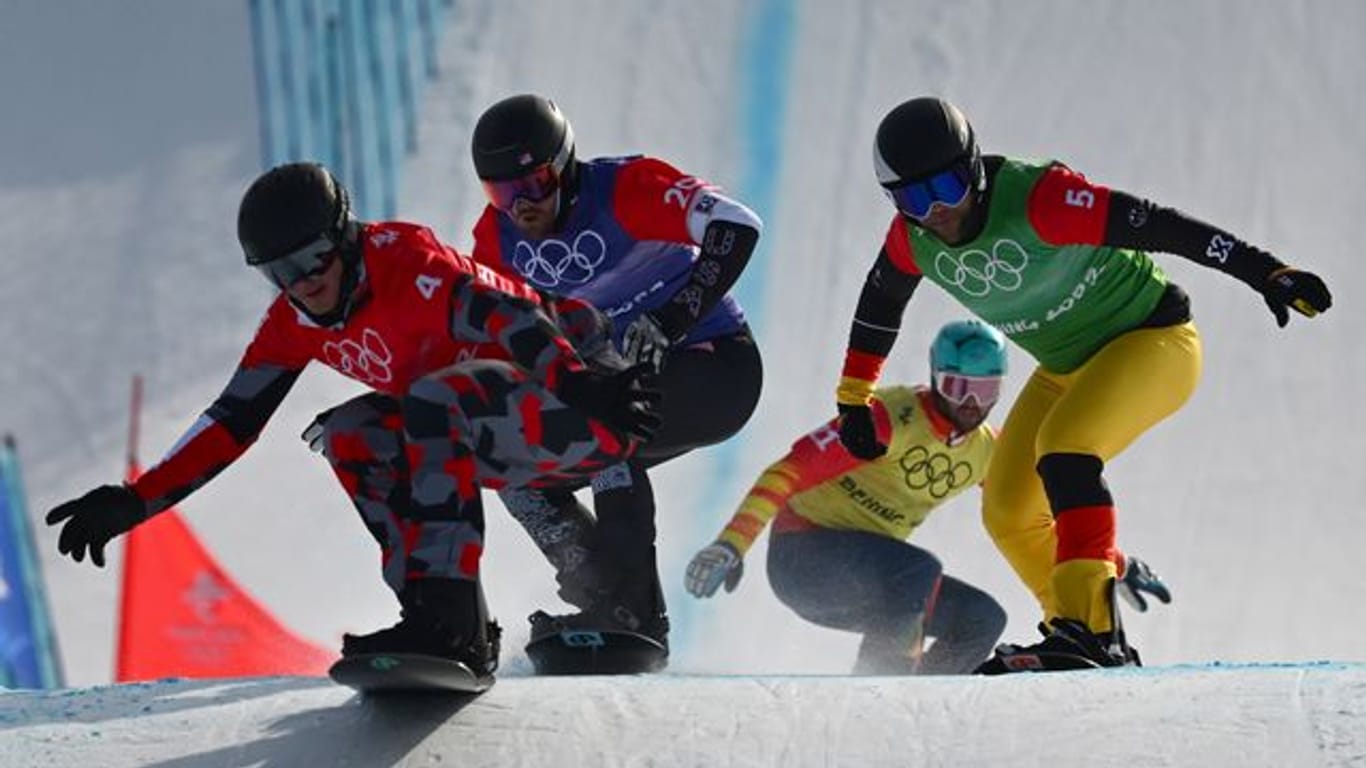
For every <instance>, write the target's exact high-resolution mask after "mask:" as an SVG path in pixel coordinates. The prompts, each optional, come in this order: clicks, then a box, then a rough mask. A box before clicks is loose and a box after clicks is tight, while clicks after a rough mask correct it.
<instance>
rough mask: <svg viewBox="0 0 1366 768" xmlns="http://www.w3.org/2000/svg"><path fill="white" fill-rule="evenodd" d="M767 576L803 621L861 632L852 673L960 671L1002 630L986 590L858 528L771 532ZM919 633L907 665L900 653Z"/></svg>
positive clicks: (924, 554)
mask: <svg viewBox="0 0 1366 768" xmlns="http://www.w3.org/2000/svg"><path fill="white" fill-rule="evenodd" d="M768 581H769V584H770V585H771V586H772V587H773V593H774V594H775V595H777V596H778V599H779V600H781V601H782V602H783V604H784V605H786V606H787V607H789V608H791V609H792V610H793V611H795V612H796V613H797V615H798V616H801V617H802V618H803V619H806V620H807V621H810V622H812V623H814V624H819V625H821V626H823V627H830V628H831V629H842V630H845V631H849V632H858V633H860V634H862V635H863V643H862V644H861V646H860V647H859V658H858V661H857V662H856V664H855V671H856V672H862V673H868V674H904V673H908V672H916V673H919V674H965V673H967V672H971V671H972V669H973V668H974V667H976V666H977V665H978V664H979V663H981V662H982V661H984V660H985V659H986V658H987V656H988V655H990V653H991V650H992V648H994V647H995V646H996V641H997V640H998V639H1000V637H1001V633H1002V632H1004V631H1005V626H1006V614H1005V611H1004V610H1003V609H1002V608H1001V606H1000V605H999V604H998V603H997V602H996V601H995V600H994V599H993V598H992V597H991V595H988V594H987V593H986V592H983V591H982V590H980V589H977V588H976V587H974V586H972V585H970V584H967V583H965V582H962V581H959V580H958V579H955V578H953V577H952V576H948V575H945V574H944V572H943V566H941V565H940V563H939V559H938V558H936V557H935V556H934V555H933V554H931V553H930V552H929V551H927V550H925V549H922V548H920V547H917V546H915V545H914V544H908V543H906V542H903V541H897V540H896V539H891V538H888V537H886V536H881V535H878V534H874V533H868V532H866V531H839V530H834V529H830V528H820V529H816V530H813V531H802V532H793V533H777V534H773V536H772V538H771V539H770V541H769V545H768ZM927 638H928V639H933V643H932V644H931V645H930V647H929V650H928V651H926V652H925V654H924V656H923V657H922V658H921V659H920V660H919V663H918V666H917V665H915V664H914V663H912V662H911V660H910V655H909V654H910V653H911V649H912V647H913V646H916V645H918V644H919V643H920V642H921V640H922V639H927Z"/></svg>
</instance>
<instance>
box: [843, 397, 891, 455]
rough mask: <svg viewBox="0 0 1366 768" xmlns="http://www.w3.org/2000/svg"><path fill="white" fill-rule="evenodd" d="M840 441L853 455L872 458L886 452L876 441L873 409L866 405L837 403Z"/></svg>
mask: <svg viewBox="0 0 1366 768" xmlns="http://www.w3.org/2000/svg"><path fill="white" fill-rule="evenodd" d="M839 409H840V442H841V443H844V448H845V450H847V451H849V453H851V454H852V455H853V456H854V457H856V458H860V459H865V460H872V459H876V458H877V457H879V456H881V455H882V454H884V453H886V452H887V446H885V445H883V444H882V443H880V442H878V439H877V426H875V425H874V424H873V409H872V408H869V407H868V406H866V405H845V404H844V403H840V404H839Z"/></svg>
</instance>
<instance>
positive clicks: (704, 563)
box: [684, 541, 745, 597]
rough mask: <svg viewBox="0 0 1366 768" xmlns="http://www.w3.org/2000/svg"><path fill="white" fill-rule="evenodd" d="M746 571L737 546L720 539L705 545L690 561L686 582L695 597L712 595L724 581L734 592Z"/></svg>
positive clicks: (728, 588)
mask: <svg viewBox="0 0 1366 768" xmlns="http://www.w3.org/2000/svg"><path fill="white" fill-rule="evenodd" d="M744 573H745V561H744V559H743V558H741V557H740V553H739V552H736V551H735V547H733V546H731V545H730V544H727V543H726V542H724V541H718V542H715V543H714V544H709V545H707V546H706V547H703V548H702V550H701V551H700V552H698V553H697V554H695V555H693V558H692V561H691V562H689V563H688V573H687V577H686V578H685V580H684V581H685V583H686V585H687V588H688V592H690V593H692V595H693V596H694V597H711V596H712V595H713V594H715V593H716V588H717V587H719V586H721V584H722V582H724V583H725V585H726V591H727V592H734V591H735V587H736V585H738V584H739V583H740V577H741V576H743V575H744Z"/></svg>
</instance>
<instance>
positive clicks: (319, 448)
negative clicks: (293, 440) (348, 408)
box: [299, 408, 337, 456]
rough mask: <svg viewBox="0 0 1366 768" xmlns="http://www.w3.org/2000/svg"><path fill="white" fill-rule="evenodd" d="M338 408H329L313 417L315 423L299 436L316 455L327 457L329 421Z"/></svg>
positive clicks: (310, 424)
mask: <svg viewBox="0 0 1366 768" xmlns="http://www.w3.org/2000/svg"><path fill="white" fill-rule="evenodd" d="M335 410H337V409H336V408H328V409H327V410H325V411H322V412H320V413H319V414H318V415H317V416H314V417H313V421H312V422H310V423H309V425H308V426H307V427H304V431H303V433H302V434H300V435H299V439H300V440H303V441H304V442H305V443H307V444H308V450H310V451H312V452H314V453H321V454H323V455H324V456H325V455H327V429H326V427H327V420H328V419H329V418H331V416H332V412H333V411H335Z"/></svg>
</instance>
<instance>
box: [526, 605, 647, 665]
mask: <svg viewBox="0 0 1366 768" xmlns="http://www.w3.org/2000/svg"><path fill="white" fill-rule="evenodd" d="M526 655H527V658H529V659H531V665H532V667H534V668H535V670H536V674H538V675H634V674H640V673H645V672H658V671H660V670H661V669H664V667H665V666H667V665H668V663H669V649H668V648H667V647H665V646H664V645H663V644H662V643H660V642H659V641H658V640H655V639H654V638H652V637H648V636H646V635H642V634H638V633H635V632H631V631H629V630H625V629H577V628H571V627H567V626H564V625H563V624H560V623H558V622H556V621H555V620H554V619H553V618H551V617H550V616H546V615H544V614H538V615H536V616H533V617H532V632H531V641H530V642H528V643H527V645H526Z"/></svg>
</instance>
